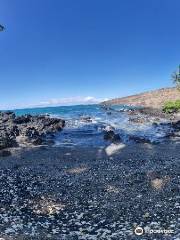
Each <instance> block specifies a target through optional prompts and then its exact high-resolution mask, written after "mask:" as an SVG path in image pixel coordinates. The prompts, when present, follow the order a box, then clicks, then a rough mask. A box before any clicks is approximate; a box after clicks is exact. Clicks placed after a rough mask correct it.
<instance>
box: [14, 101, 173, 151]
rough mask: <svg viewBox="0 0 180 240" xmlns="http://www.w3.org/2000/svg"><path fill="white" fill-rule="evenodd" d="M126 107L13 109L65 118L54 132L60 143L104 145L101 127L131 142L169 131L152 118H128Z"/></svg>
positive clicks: (155, 139)
mask: <svg viewBox="0 0 180 240" xmlns="http://www.w3.org/2000/svg"><path fill="white" fill-rule="evenodd" d="M127 108H128V107H127V106H121V105H119V106H117V105H116V106H112V107H111V109H110V110H107V109H106V110H105V109H104V108H102V106H101V105H77V106H60V107H46V108H30V109H18V110H14V112H15V113H16V114H17V115H24V114H32V115H37V114H47V115H50V116H51V117H57V118H62V119H65V121H66V126H65V128H64V129H63V131H62V132H60V133H58V134H56V136H55V139H56V141H55V142H56V145H63V146H76V145H81V146H86V145H89V146H104V145H107V144H109V143H108V142H107V141H105V140H104V130H105V129H107V128H111V129H114V131H115V132H116V133H118V134H119V135H120V137H121V139H122V141H123V142H124V143H126V144H132V141H130V139H132V138H133V137H139V138H142V139H146V140H147V141H150V142H160V141H163V140H164V139H165V136H166V135H167V134H168V133H169V132H170V131H171V129H169V128H168V127H164V126H159V127H157V126H155V125H153V124H152V123H153V121H154V119H153V118H152V119H148V121H144V122H143V123H137V122H134V121H130V118H132V116H131V115H129V114H128V112H127V111H121V110H126V109H127ZM140 117H141V116H140ZM88 120H89V121H88ZM162 121H164V120H162Z"/></svg>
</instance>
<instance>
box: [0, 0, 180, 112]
mask: <svg viewBox="0 0 180 240" xmlns="http://www.w3.org/2000/svg"><path fill="white" fill-rule="evenodd" d="M179 12H180V1H179V0H150V1H145V0H76V1H75V0H53V1H52V0H31V1H25V0H0V24H3V25H4V26H5V27H6V30H5V31H4V32H0V109H3V108H14V107H24V106H33V105H61V104H62V105H65V104H72V103H73V104H76V103H80V102H85V103H86V102H87V103H88V102H94V101H96V100H97V101H98V100H100V99H104V98H113V97H117V96H118V97H120V96H126V95H130V94H134V93H138V92H142V91H146V90H151V89H156V88H161V87H166V86H171V85H172V84H171V81H170V75H171V73H172V71H174V70H175V69H176V67H177V66H178V64H179V63H180V59H179V53H180V31H179Z"/></svg>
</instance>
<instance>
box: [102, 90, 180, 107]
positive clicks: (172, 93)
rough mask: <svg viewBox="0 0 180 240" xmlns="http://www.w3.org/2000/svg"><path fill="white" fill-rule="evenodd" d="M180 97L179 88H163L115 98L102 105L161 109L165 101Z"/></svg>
mask: <svg viewBox="0 0 180 240" xmlns="http://www.w3.org/2000/svg"><path fill="white" fill-rule="evenodd" d="M179 99H180V91H179V90H178V89H177V88H162V89H158V90H154V91H149V92H144V93H140V94H136V95H132V96H128V97H122V98H115V99H112V100H108V101H104V102H102V105H112V104H114V105H120V104H122V105H129V106H137V107H138V106H140V107H146V108H156V109H161V108H162V107H163V105H164V103H165V102H167V101H175V100H179Z"/></svg>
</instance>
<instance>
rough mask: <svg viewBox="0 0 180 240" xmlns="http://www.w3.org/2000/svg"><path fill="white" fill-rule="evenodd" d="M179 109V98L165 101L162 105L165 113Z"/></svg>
mask: <svg viewBox="0 0 180 240" xmlns="http://www.w3.org/2000/svg"><path fill="white" fill-rule="evenodd" d="M178 111H180V100H176V101H169V102H166V103H165V105H164V107H163V112H165V113H176V112H178Z"/></svg>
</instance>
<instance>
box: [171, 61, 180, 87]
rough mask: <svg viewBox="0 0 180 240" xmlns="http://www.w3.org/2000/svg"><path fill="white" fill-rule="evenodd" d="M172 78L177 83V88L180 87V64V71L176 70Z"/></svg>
mask: <svg viewBox="0 0 180 240" xmlns="http://www.w3.org/2000/svg"><path fill="white" fill-rule="evenodd" d="M172 80H173V83H175V84H176V86H177V88H179V89H180V65H179V69H178V71H175V72H174V73H173V74H172Z"/></svg>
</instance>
